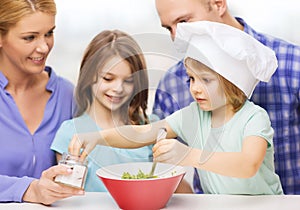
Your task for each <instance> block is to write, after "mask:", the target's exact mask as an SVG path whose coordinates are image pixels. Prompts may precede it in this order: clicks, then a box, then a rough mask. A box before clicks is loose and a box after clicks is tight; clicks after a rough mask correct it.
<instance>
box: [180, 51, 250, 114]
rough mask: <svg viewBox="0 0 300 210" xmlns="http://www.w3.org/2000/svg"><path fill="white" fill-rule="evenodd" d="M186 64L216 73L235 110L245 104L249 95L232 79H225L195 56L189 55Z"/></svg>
mask: <svg viewBox="0 0 300 210" xmlns="http://www.w3.org/2000/svg"><path fill="white" fill-rule="evenodd" d="M184 65H185V66H186V68H190V69H197V70H201V71H209V72H213V73H214V74H216V75H217V77H218V79H219V81H220V85H221V88H223V90H224V93H225V97H226V100H227V102H228V103H229V104H231V105H232V107H233V111H234V112H237V111H238V110H240V109H241V108H242V106H243V104H244V103H245V101H246V100H247V96H246V95H245V93H244V92H243V91H241V90H240V89H239V88H238V87H236V86H235V85H234V84H233V83H231V82H230V81H228V80H227V79H225V78H224V77H223V76H221V75H220V74H218V73H216V72H215V71H213V70H212V69H211V68H209V67H208V66H206V65H204V64H203V63H201V62H199V61H197V60H195V59H193V58H190V57H187V58H186V59H185V61H184Z"/></svg>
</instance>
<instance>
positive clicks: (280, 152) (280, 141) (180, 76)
mask: <svg viewBox="0 0 300 210" xmlns="http://www.w3.org/2000/svg"><path fill="white" fill-rule="evenodd" d="M156 8H157V11H158V14H159V16H160V20H161V23H162V26H163V27H165V28H166V29H168V30H169V31H170V34H171V37H172V39H173V38H174V37H175V33H176V24H177V23H179V22H193V21H199V20H208V21H216V22H221V23H225V24H228V25H231V26H234V27H236V28H239V29H241V30H243V31H245V32H246V33H248V34H250V35H251V36H253V37H254V38H255V39H257V40H258V41H260V42H261V43H262V44H264V45H265V46H267V47H270V48H271V49H273V50H274V51H275V53H276V57H277V59H278V68H277V70H276V72H275V73H274V75H273V76H272V78H271V80H270V81H269V82H268V83H259V84H258V85H257V87H256V89H255V91H254V93H253V95H252V98H251V100H252V101H253V102H254V103H256V104H257V105H260V106H261V107H263V108H264V109H266V110H267V112H268V113H269V116H270V119H271V122H272V127H273V128H274V139H273V142H274V148H275V154H274V158H275V169H276V173H277V174H278V175H279V176H280V180H281V183H282V187H283V190H284V193H285V194H300V90H299V89H300V87H299V86H300V47H299V46H296V45H293V44H291V43H288V42H286V41H284V40H281V39H278V38H275V37H272V36H269V35H265V34H262V33H258V32H256V31H255V30H254V29H252V28H251V27H250V26H249V25H247V23H246V22H245V21H244V20H243V19H241V18H234V17H232V16H231V15H230V14H229V12H228V8H227V5H226V0H180V1H176V0H156ZM188 80H189V78H188V76H187V74H186V71H185V68H184V65H183V63H182V61H179V62H178V63H177V64H176V65H175V66H173V67H172V68H171V69H169V70H168V71H167V72H166V74H165V75H164V76H163V78H162V79H161V81H160V82H159V84H158V88H157V90H156V94H155V102H154V106H153V113H154V114H157V115H158V116H159V117H160V118H161V119H163V118H165V117H166V116H168V115H170V114H171V113H173V112H175V111H176V110H179V109H181V108H183V107H185V106H187V105H189V104H190V103H191V102H192V101H193V98H192V96H191V95H190V91H189V84H188V82H187V81H188ZM194 191H195V192H196V193H201V186H200V182H199V178H198V176H197V173H195V176H194Z"/></svg>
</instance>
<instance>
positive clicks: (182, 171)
mask: <svg viewBox="0 0 300 210" xmlns="http://www.w3.org/2000/svg"><path fill="white" fill-rule="evenodd" d="M152 163H153V162H128V163H119V164H112V165H108V166H103V167H100V168H99V169H97V170H96V175H97V176H98V177H99V178H104V179H111V180H122V181H128V182H136V181H152V180H163V179H169V178H172V177H178V176H182V175H185V174H186V169H185V168H184V167H183V166H180V165H175V164H170V163H161V162H157V165H166V166H170V167H173V168H176V173H175V174H174V175H172V176H162V177H156V178H147V179H122V177H121V176H120V177H109V176H107V175H101V174H100V171H104V170H105V171H109V168H112V167H117V166H124V165H128V164H132V165H134V164H147V165H150V164H151V165H152ZM114 175H115V174H114Z"/></svg>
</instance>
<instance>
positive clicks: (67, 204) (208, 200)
mask: <svg viewBox="0 0 300 210" xmlns="http://www.w3.org/2000/svg"><path fill="white" fill-rule="evenodd" d="M0 209H1V210H11V209H14V210H15V209H21V210H52V209H53V210H57V209H59V210H102V209H103V210H111V209H119V208H118V206H117V204H116V203H115V202H114V200H113V198H112V197H111V196H110V195H109V194H108V193H86V194H85V195H84V196H76V197H72V198H67V199H64V200H61V201H57V202H56V203H54V204H52V205H51V206H50V207H49V206H43V205H40V204H29V203H2V204H1V203H0ZM164 209H177V210H194V209H195V210H277V209H278V210H300V195H288V196H287V195H282V196H242V195H200V194H174V195H173V196H172V197H171V199H170V200H169V202H168V204H167V206H166V208H164Z"/></svg>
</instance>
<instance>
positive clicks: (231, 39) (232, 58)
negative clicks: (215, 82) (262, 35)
mask: <svg viewBox="0 0 300 210" xmlns="http://www.w3.org/2000/svg"><path fill="white" fill-rule="evenodd" d="M174 43H175V46H176V48H177V49H178V50H179V51H181V52H186V54H185V58H186V57H190V58H193V59H195V60H197V61H200V62H201V63H203V64H205V65H206V66H208V67H209V68H211V69H212V70H214V71H216V72H217V73H218V74H220V75H222V76H223V77H224V78H226V79H227V80H229V81H230V82H232V83H233V84H235V85H236V86H237V87H238V88H239V89H241V90H242V91H243V92H244V93H245V94H246V96H247V97H248V98H250V97H251V95H252V93H253V90H254V88H255V86H256V85H257V83H258V82H259V81H264V82H268V81H269V79H270V78H271V76H272V74H273V73H274V72H275V70H276V68H277V66H278V65H277V59H276V56H275V53H274V51H272V50H271V49H270V48H268V47H266V46H264V45H263V44H261V43H260V42H258V41H257V40H256V39H254V38H253V37H251V36H250V35H248V34H247V33H245V32H243V31H241V30H239V29H237V28H234V27H231V26H229V25H226V24H223V23H217V22H210V21H197V22H190V23H179V24H178V25H177V30H176V37H175V42H174Z"/></svg>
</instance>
